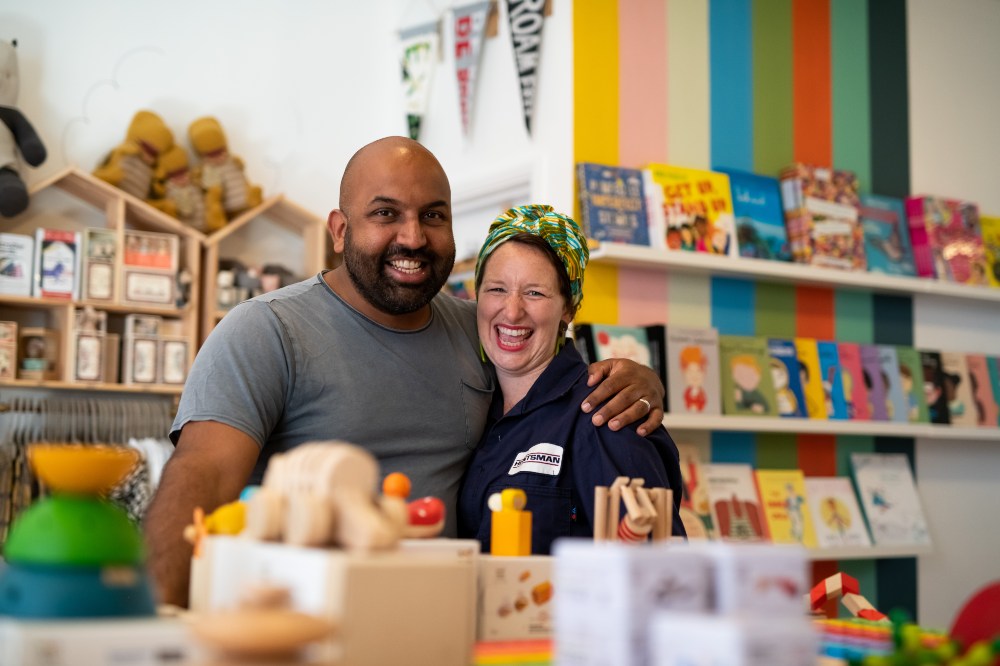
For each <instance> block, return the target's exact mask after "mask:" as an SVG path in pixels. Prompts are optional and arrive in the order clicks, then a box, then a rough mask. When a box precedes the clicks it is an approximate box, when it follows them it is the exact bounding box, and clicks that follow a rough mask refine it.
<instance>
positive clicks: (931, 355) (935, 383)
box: [920, 350, 951, 424]
mask: <svg viewBox="0 0 1000 666" xmlns="http://www.w3.org/2000/svg"><path fill="white" fill-rule="evenodd" d="M920 365H921V367H922V368H923V378H924V401H925V402H926V403H927V419H928V420H929V421H930V422H931V423H944V424H947V423H951V411H950V410H949V409H948V396H947V394H946V393H945V386H944V368H943V367H942V365H941V352H937V351H930V350H921V351H920Z"/></svg>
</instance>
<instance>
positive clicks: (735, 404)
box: [719, 335, 778, 416]
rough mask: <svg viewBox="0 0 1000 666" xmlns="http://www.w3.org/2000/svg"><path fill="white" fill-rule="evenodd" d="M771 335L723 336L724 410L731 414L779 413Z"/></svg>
mask: <svg viewBox="0 0 1000 666" xmlns="http://www.w3.org/2000/svg"><path fill="white" fill-rule="evenodd" d="M770 359H771V357H770V355H769V354H768V353H767V338H763V337H756V336H740V335H720V336H719V366H720V368H719V372H720V379H721V386H722V411H723V413H724V414H727V415H730V416H777V415H778V406H777V400H776V398H775V395H774V385H773V384H772V380H771V368H770Z"/></svg>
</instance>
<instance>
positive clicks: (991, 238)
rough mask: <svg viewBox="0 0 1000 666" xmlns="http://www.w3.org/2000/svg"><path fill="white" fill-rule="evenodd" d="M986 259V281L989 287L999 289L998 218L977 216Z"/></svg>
mask: <svg viewBox="0 0 1000 666" xmlns="http://www.w3.org/2000/svg"><path fill="white" fill-rule="evenodd" d="M979 230H980V232H981V233H982V234H983V252H984V255H985V259H986V279H987V280H989V283H990V286H991V287H1000V217H991V216H987V215H980V216H979Z"/></svg>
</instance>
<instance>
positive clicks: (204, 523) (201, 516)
mask: <svg viewBox="0 0 1000 666" xmlns="http://www.w3.org/2000/svg"><path fill="white" fill-rule="evenodd" d="M246 522H247V505H246V502H242V501H236V502H230V503H228V504H223V505H222V506H220V507H219V508H218V509H216V510H215V511H213V512H212V513H211V514H209V515H208V516H206V515H205V511H204V509H202V508H201V507H200V506H199V507H195V510H194V522H193V523H192V524H191V525H188V526H187V527H185V528H184V540H185V541H187V542H188V543H190V544H191V545H193V546H194V556H195V557H200V556H201V547H202V542H203V540H204V538H205V537H206V536H208V535H209V534H230V535H235V534H239V533H240V532H242V531H243V528H244V527H245V526H246Z"/></svg>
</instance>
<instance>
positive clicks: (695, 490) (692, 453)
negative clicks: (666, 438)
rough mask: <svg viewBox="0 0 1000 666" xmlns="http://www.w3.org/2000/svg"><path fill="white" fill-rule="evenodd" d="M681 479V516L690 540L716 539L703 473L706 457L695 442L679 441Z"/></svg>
mask: <svg viewBox="0 0 1000 666" xmlns="http://www.w3.org/2000/svg"><path fill="white" fill-rule="evenodd" d="M677 452H678V455H679V458H680V466H681V479H682V480H683V483H684V488H683V495H682V497H681V508H680V517H681V522H683V523H684V530H685V532H687V536H688V539H689V540H704V539H714V538H715V537H716V534H715V527H714V524H713V523H712V510H711V506H710V504H709V501H708V485H707V484H706V483H705V475H704V473H703V470H702V468H703V466H704V459H703V458H702V455H701V451H700V450H699V449H698V447H697V446H695V445H693V444H686V443H683V442H681V443H678V444H677Z"/></svg>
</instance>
